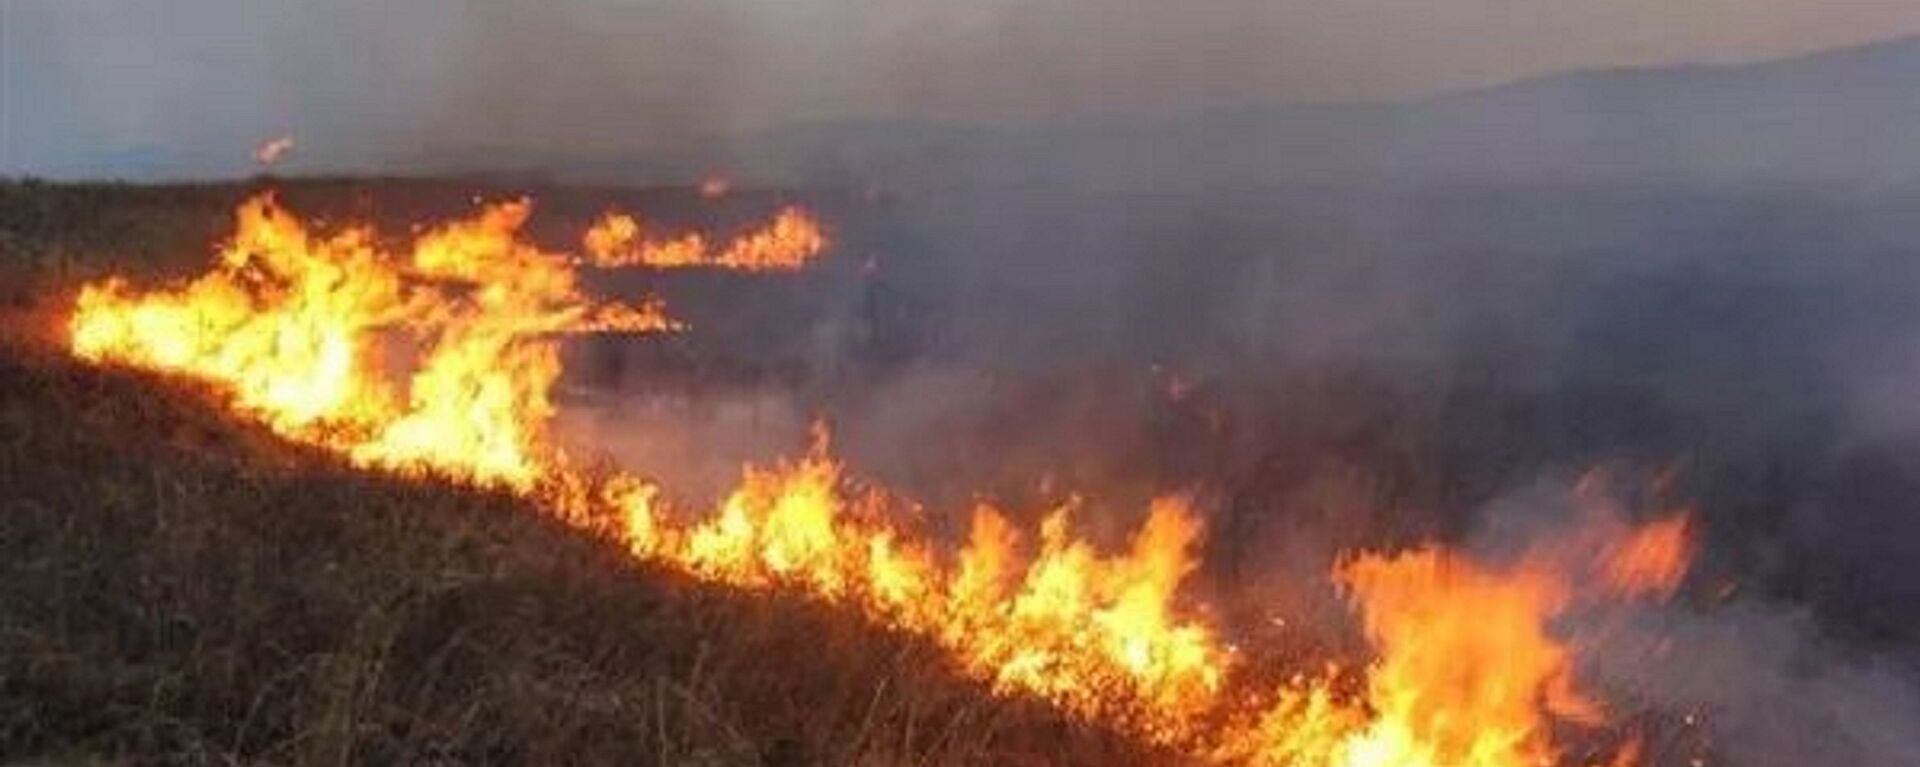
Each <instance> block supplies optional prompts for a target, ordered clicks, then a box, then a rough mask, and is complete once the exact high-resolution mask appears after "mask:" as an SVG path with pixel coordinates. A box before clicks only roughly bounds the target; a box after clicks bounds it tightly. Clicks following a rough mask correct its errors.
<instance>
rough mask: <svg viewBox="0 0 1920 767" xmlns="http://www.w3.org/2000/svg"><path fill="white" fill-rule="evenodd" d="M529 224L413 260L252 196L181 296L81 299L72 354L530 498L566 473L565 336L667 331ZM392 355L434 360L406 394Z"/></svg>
mask: <svg viewBox="0 0 1920 767" xmlns="http://www.w3.org/2000/svg"><path fill="white" fill-rule="evenodd" d="M530 211H531V204H530V203H528V202H527V201H525V200H520V201H514V202H506V203H500V204H496V205H491V206H488V207H486V208H484V209H482V210H481V211H480V212H478V213H477V214H476V215H475V216H474V217H472V218H470V219H468V220H465V221H458V222H454V223H452V224H448V225H446V226H443V227H440V228H437V229H433V230H430V231H428V232H426V233H425V234H423V235H422V236H420V237H419V238H418V239H417V240H416V241H415V242H414V243H413V247H412V248H411V250H410V251H409V252H408V253H407V254H405V255H404V256H402V255H398V254H393V253H388V252H385V251H382V250H381V249H379V248H378V247H377V246H376V244H375V241H374V237H373V234H372V232H371V230H369V229H367V228H365V227H349V228H347V229H345V230H343V231H341V232H339V233H337V234H335V235H333V236H331V237H324V238H322V237H316V236H314V235H312V234H311V233H309V232H308V231H307V229H306V228H305V227H304V226H303V225H302V224H301V223H300V222H299V221H298V220H297V219H295V218H294V217H293V216H292V215H291V214H289V213H288V212H287V211H286V210H284V209H283V208H281V207H280V206H279V205H278V203H277V202H276V201H275V200H274V198H273V197H271V196H266V195H263V196H260V197H256V198H253V199H251V200H248V201H247V202H245V203H243V204H242V205H241V206H240V211H239V215H238V231H237V233H236V234H235V235H234V238H233V240H232V241H231V242H229V243H228V244H227V245H226V246H225V247H224V248H223V249H222V250H221V252H220V254H219V258H218V260H217V261H216V262H215V264H214V267H213V269H212V270H211V271H210V272H208V273H207V274H205V275H203V276H201V277H199V278H198V279H195V280H193V281H192V282H190V283H188V284H186V285H185V286H182V287H180V288H178V289H175V290H162V291H156V292H153V293H147V294H140V293H136V292H134V291H132V290H131V289H130V288H129V287H128V286H127V285H126V283H125V282H123V281H120V280H117V279H109V280H107V281H105V282H103V283H99V284H94V285H88V286H86V287H84V288H83V289H82V290H81V292H80V295H79V298H78V301H77V305H76V309H75V312H74V315H73V318H72V321H71V323H70V330H71V333H72V349H73V351H74V353H75V354H76V355H77V356H79V357H80V358H82V359H86V360H94V361H113V362H119V363H123V364H130V365H137V366H141V367H147V368H153V369H157V370H165V371H170V372H177V373H186V374H191V375H196V376H199V377H202V378H208V379H211V380H215V381H219V382H221V383H223V384H225V385H227V386H228V387H230V388H231V390H232V391H233V393H234V398H235V404H236V405H237V406H238V407H239V408H240V409H242V410H243V411H246V412H248V413H250V414H252V415H255V416H257V417H259V418H260V419H261V420H263V421H265V422H266V423H267V424H268V425H269V426H271V427H273V429H274V430H275V431H277V432H279V433H281V434H282V435H285V436H287V437H291V438H294V439H297V440H301V441H305V442H311V443H314V444H318V445H322V446H325V447H328V448H332V449H335V450H338V451H340V452H342V453H344V454H346V455H348V456H349V457H351V458H352V460H353V461H354V462H356V463H358V464H361V465H364V466H377V467H387V468H403V469H419V468H431V469H435V470H439V471H443V472H447V473H450V474H453V475H456V476H461V477H465V478H469V479H473V480H477V481H483V482H496V481H497V482H502V483H505V484H507V485H511V486H514V487H519V488H526V487H530V486H531V485H532V484H533V482H534V481H535V480H536V479H538V478H539V477H540V475H541V474H542V472H543V471H545V470H546V464H549V463H551V462H552V461H553V459H554V455H553V453H554V451H553V449H552V448H551V447H550V441H549V440H548V439H547V437H546V434H545V427H546V421H547V419H548V418H550V417H551V415H552V412H553V405H552V403H551V402H550V400H549V399H548V392H549V390H550V389H551V388H552V385H553V383H554V381H555V380H557V379H558V377H559V375H560V360H559V350H558V342H557V341H556V340H555V336H556V335H559V334H566V333H580V332H601V331H625V332H654V331H661V330H666V329H668V328H670V327H671V324H672V323H671V321H670V320H668V319H667V317H666V315H665V314H664V312H663V311H662V309H661V307H660V306H659V304H658V302H655V301H648V302H646V303H642V304H640V305H638V306H628V305H621V304H608V303H600V302H595V301H593V300H591V299H589V298H587V297H586V296H585V295H583V294H582V293H581V292H580V290H579V286H578V281H577V275H576V274H575V272H574V270H573V267H572V266H571V265H570V263H569V261H568V259H567V258H566V257H565V256H560V255H555V254H550V253H544V252H541V251H540V250H538V249H537V248H534V247H533V246H532V245H529V244H527V243H526V242H525V241H523V240H521V239H520V238H519V235H518V232H519V229H520V227H521V225H522V224H523V223H524V222H525V221H526V218H527V216H528V214H529V213H530ZM382 341H386V342H401V343H406V344H411V345H417V346H418V347H419V348H420V349H421V354H420V357H421V362H420V364H419V366H418V369H417V370H416V371H415V372H414V373H413V374H412V376H411V378H410V380H408V381H407V382H406V383H405V384H404V386H402V385H397V384H396V383H395V382H394V381H391V380H389V379H388V377H387V376H386V375H385V374H384V372H383V371H380V370H377V369H376V366H375V364H374V359H375V356H376V352H377V351H378V346H379V344H380V343H381V342H382Z"/></svg>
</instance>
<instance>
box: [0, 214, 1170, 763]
mask: <svg viewBox="0 0 1920 767" xmlns="http://www.w3.org/2000/svg"><path fill="white" fill-rule="evenodd" d="M239 194H241V191H240V190H238V189H233V188H219V187H210V188H206V189H188V190H141V189H137V188H128V189H113V188H105V189H88V188H71V187H66V188H63V187H41V188H31V187H23V186H20V185H0V214H3V217H0V284H4V285H5V289H4V290H0V305H4V306H9V307H11V308H6V309H3V310H0V328H4V329H5V331H6V332H4V333H0V759H13V758H23V757H24V758H31V759H41V760H51V761H54V762H59V763H141V764H146V763H186V764H202V763H236V762H238V763H287V764H341V763H399V764H405V763H422V762H428V763H431V762H436V761H437V762H452V763H526V764H562V763H621V764H726V765H733V764H835V765H838V764H902V763H915V764H1009V765H1021V764H1036V763H1055V764H1059V763H1067V764H1071V763H1082V764H1102V765H1104V764H1125V763H1133V762H1140V761H1145V760H1147V759H1148V758H1149V756H1150V755H1148V754H1144V753H1141V752H1140V751H1138V750H1136V749H1135V748H1134V747H1132V746H1129V745H1128V744H1126V743H1124V742H1123V741H1121V740H1120V739H1118V738H1116V737H1114V736H1112V735H1110V734H1107V733H1103V732H1100V731H1097V730H1092V729H1089V728H1086V727H1083V726H1079V725H1074V724H1071V723H1067V722H1063V721H1061V720H1060V719H1059V718H1057V717H1055V716H1054V715H1053V714H1051V713H1050V712H1049V711H1047V710H1046V709H1045V708H1044V707H1042V706H1039V705H1037V704H1035V703H1032V702H1030V701H1004V700H1000V699H997V698H995V697H993V696H991V695H989V694H987V693H986V691H984V690H983V689H981V688H980V687H979V686H977V685H974V684H971V683H968V682H966V681H964V680H961V679H958V678H956V677H955V676H954V675H953V674H951V673H950V671H949V670H948V668H947V667H946V666H945V665H944V664H943V662H942V661H941V658H940V656H939V654H938V652H937V651H935V650H934V649H933V648H931V647H929V646H927V645H925V644H922V643H918V642H914V641H910V640H907V639H903V638H900V637H895V636H890V635H887V634H886V633H884V632H880V631H876V630H874V629H872V628H870V627H868V626H866V625H864V624H863V623H862V622H861V621H859V620H857V619H853V618H852V617H851V616H848V615H846V614H843V613H838V612H835V611H834V610H832V609H829V608H825V607H821V606H818V605H810V604H807V603H805V602H803V601H798V600H781V599H767V598H764V597H754V596H750V595H743V594H739V593H733V592H728V591H725V590H720V589H715V588H711V587H706V586H702V585H700V584H696V583H689V582H685V581H684V580H681V579H679V578H676V577H674V576H672V575H671V574H667V573H661V572H656V571H652V570H649V569H647V568H645V567H642V566H640V565H638V564H636V563H634V562H633V561H631V560H629V559H628V558H627V557H625V556H624V555H623V554H621V553H620V552H618V551H616V550H613V549H612V548H610V547H608V546H606V545H604V544H602V543H600V542H597V541H594V540H590V539H588V538H586V537H584V536H582V535H580V534H578V533H575V532H573V531H570V530H567V529H564V528H563V527H561V526H558V525H556V524H553V523H550V522H548V521H546V520H543V519H542V518H540V517H539V516H538V515H537V514H536V513H534V512H533V510H531V509H528V508H525V507H523V506H522V505H521V504H519V503H518V502H516V501H515V500H513V499H511V498H505V497H500V496H498V495H491V494H487V493H481V492H476V491H472V490H466V489H462V488H457V487H452V486H447V485H443V484H436V483H431V482H416V481H402V480H398V479H394V478H389V477H380V476H372V475H368V474H365V473H362V472H357V471H353V470H350V469H348V468H346V467H344V466H342V465H340V464H339V463H338V462H337V461H335V460H333V459H330V458H328V457H326V456H321V455H316V454H313V453H311V452H309V451H304V450H301V449H298V448H296V447H293V446H290V445H286V444H283V443H281V442H278V441H276V440H275V439H273V438H272V437H271V436H270V435H268V434H265V433H264V432H261V431H260V430H257V429H253V428H249V427H246V426H244V425H241V424H236V423H234V422H232V421H231V420H230V419H227V418H225V417H223V416H222V415H221V413H220V411H219V410H218V405H217V402H216V401H215V397H214V395H212V394H210V393H209V392H206V391H204V390H201V389H199V388H196V387H194V386H192V385H189V384H186V383H184V382H179V381H166V380H160V379H157V378H154V377H151V376H144V375H139V374H135V373H130V372H124V371H101V370H95V369H91V368H86V367H83V366H79V365H76V364H74V363H72V362H70V361H68V360H67V359H65V358H64V357H63V356H62V355H61V354H60V353H59V352H58V351H57V350H56V349H55V348H53V346H52V345H50V344H48V343H47V342H46V341H45V340H44V339H43V338H37V337H36V336H42V335H44V334H42V333H38V332H36V330H37V329H38V328H43V327H44V326H45V325H46V324H47V322H46V320H47V319H48V317H49V316H50V315H49V313H47V312H46V311H44V306H43V305H44V304H45V303H47V302H48V300H49V297H50V296H58V295H59V292H60V291H61V289H62V288H64V287H67V286H70V285H72V284H73V281H74V280H75V279H77V278H79V277H84V276H88V275H93V274H97V273H99V272H100V271H101V270H103V269H106V268H112V269H116V270H117V269H126V268H132V269H135V270H136V271H142V272H147V271H161V272H165V271H175V270H177V268H178V267H182V266H191V265H192V264H193V263H197V262H198V261H199V260H200V259H202V258H204V257H205V256H204V253H205V245H206V242H207V239H208V238H209V237H211V236H215V235H217V233H218V230H219V227H220V226H222V225H224V222H225V216H226V215H227V214H226V212H225V209H226V206H227V205H228V204H229V203H230V202H231V200H232V199H234V198H236V197H237V196H238V195H239ZM181 254H187V255H185V256H182V255H181ZM168 259H172V260H173V261H171V262H170V261H168ZM182 259H190V260H189V261H183V260H182ZM176 262H177V263H176ZM53 300H55V301H57V300H58V299H57V298H56V299H53ZM22 307H38V308H33V309H26V310H23V309H22Z"/></svg>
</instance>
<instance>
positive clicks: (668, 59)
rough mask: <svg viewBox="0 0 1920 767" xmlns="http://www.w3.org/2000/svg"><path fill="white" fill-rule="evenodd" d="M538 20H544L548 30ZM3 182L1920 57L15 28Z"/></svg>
mask: <svg viewBox="0 0 1920 767" xmlns="http://www.w3.org/2000/svg"><path fill="white" fill-rule="evenodd" d="M536 5H537V7H536ZM0 8H3V9H4V11H3V12H0V25H4V28H5V29H4V35H0V40H3V42H0V46H3V47H4V50H0V65H3V67H4V71H3V72H0V74H3V75H4V76H3V77H0V81H4V90H5V95H4V98H3V99H0V102H4V103H3V104H0V112H4V114H0V124H3V126H0V127H4V136H0V148H3V149H4V153H3V155H0V161H3V163H0V172H6V173H12V174H45V175H55V176H74V175H94V176H98V175H107V176H131V177H143V176H155V175H159V176H167V175H188V176H200V175H221V174H234V173H245V172H248V171H250V170H251V168H250V167H249V165H248V158H247V155H248V151H249V150H250V148H251V147H252V145H253V144H254V143H255V142H257V141H259V140H261V139H262V138H265V137H267V136H271V135H277V134H279V133H283V132H292V133H294V134H296V135H297V136H299V137H300V139H301V143H302V148H301V150H300V154H299V158H300V162H301V165H300V166H299V167H300V168H301V169H302V170H306V171H327V170H352V169H364V168H367V167H374V166H387V165H392V164H394V163H396V162H400V161H403V160H404V159H405V158H409V157H414V156H417V155H419V154H420V153H422V152H427V151H434V150H445V149H447V148H449V147H456V148H468V149H471V148H503V149H514V150H536V149H537V150H542V151H566V152H608V151H631V150H637V149H644V148H647V147H655V146H664V145H673V144H676V143H679V142H684V141H687V140H690V139H694V138H697V137H703V136H710V135H715V134H733V133H740V132H750V131H758V130H764V129H769V128H777V127H780V126H787V125H792V124H796V123H810V122H821V121H832V120H843V119H852V118H904V119H916V120H929V121H940V122H964V123H973V124H982V123H984V124H990V125H992V124H999V125H1016V124H1030V123H1036V122H1041V123H1044V122H1062V121H1086V120H1111V119H1116V118H1120V119H1124V118H1143V117H1154V116H1163V115H1169V114H1177V113H1183V112H1190V111H1194V110H1199V109H1205V108H1211V107H1222V106H1244V105H1255V104H1282V103H1290V102H1301V101H1351V100H1381V99H1403V98H1408V97H1412V96H1418V95H1421V94H1429V93H1435V92H1442V91H1449V90H1456V89H1463V88H1473V87H1477V86H1484V85H1490V84H1496V83H1500V82H1505V81H1511V80H1514V79H1520V78H1527V77H1532V76H1538V75H1544V74H1549V73H1555V72H1562V71H1569V70H1580V69H1591V68H1612V67H1638V66H1652V65H1662V64H1671V63H1678V62H1703V61H1711V62H1729V61H1743V60H1754V59H1766V58H1775V57H1782V56H1790V55H1795V54H1800V53H1805V52H1810V51H1817V50H1823V49H1829V48H1834V47H1841V46H1848V45H1856V44H1861V43H1865V42H1870V41H1873V40H1878V39H1884V38H1890V37H1898V36H1901V35H1910V34H1914V33H1920V5H1915V4H1913V3H1909V2H1897V1H1896V0H1874V1H1872V2H1855V3H1842V4H1833V3H1814V2H1806V1H1805V0H1685V1H1684V2H1673V1H1672V0H1630V1H1612V0H1607V1H1602V0H1551V1H1547V0H1536V1H1534V2H1510V1H1504V0H1445V1H1442V2H1404V1H1403V0H1345V1H1343V2H1315V3H1308V2H1252V1H1248V0H1208V1H1207V2H1199V3H1180V4H1168V5H1155V6H1146V7H1127V8H1125V9H1124V10H1122V9H1120V8H1118V7H1117V6H1114V5H1113V4H1108V3H1095V2H1087V1H1085V0H1073V1H1067V2H1009V1H1008V0H989V1H988V2H974V3H948V2H929V1H927V0H912V1H910V2H892V3H885V4H874V3H861V2H852V1H851V0H827V1H826V2H814V3H760V2H736V1H715V0H699V1H698V2H694V1H682V0H674V1H670V2H648V3H611V2H603V3H596V2H583V1H578V0H574V1H569V2H554V3H540V4H510V3H487V2H432V3H408V4H404V5H402V4H393V3H385V2H372V1H368V0H354V1H352V2H332V3H324V4H296V3H292V2H251V1H249V0H197V1H196V2H184V3H174V2H169V3H154V2H125V1H123V0H61V1H59V2H54V1H52V0H4V3H0Z"/></svg>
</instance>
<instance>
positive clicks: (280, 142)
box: [253, 135, 293, 167]
mask: <svg viewBox="0 0 1920 767" xmlns="http://www.w3.org/2000/svg"><path fill="white" fill-rule="evenodd" d="M292 151H293V136H290V135H280V136H275V137H273V138H270V139H267V140H266V141H262V142H260V145H259V146H257V147H254V148H253V161H254V162H257V163H260V164H261V165H262V166H264V167H273V166H274V165H277V164H279V163H280V161H281V160H282V159H284V158H285V157H286V156H287V154H288V153H290V152H292Z"/></svg>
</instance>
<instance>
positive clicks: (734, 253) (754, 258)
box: [581, 207, 827, 272]
mask: <svg viewBox="0 0 1920 767" xmlns="http://www.w3.org/2000/svg"><path fill="white" fill-rule="evenodd" d="M581 246H582V248H583V249H585V250H586V252H587V255H588V256H589V257H590V260H591V262H592V264H593V265H594V266H597V267H600V268H603V269H615V268H622V267H632V266H642V267H648V268H653V269H679V268H695V267H698V268H709V269H728V270H734V271H742V272H791V271H798V270H800V269H804V268H806V267H807V265H809V264H811V263H812V262H813V261H814V259H816V258H818V257H819V255H820V254H821V253H822V252H823V251H825V250H826V247H827V238H826V235H825V233H824V232H822V230H821V228H820V222H818V221H816V220H814V218H813V216H811V215H808V214H807V212H806V211H804V210H801V209H799V208H795V207H787V208H782V209H781V210H780V211H779V212H778V213H775V214H774V216H773V219H772V220H770V221H768V222H767V223H766V224H765V225H763V226H761V227H760V228H758V229H755V230H753V231H750V232H746V233H744V234H741V235H740V236H738V237H736V238H734V239H733V240H731V241H729V242H727V243H726V245H725V246H723V247H720V248H719V249H717V250H716V249H714V248H712V247H711V246H710V245H709V244H708V242H707V238H706V237H704V236H702V235H701V234H699V233H692V234H684V235H681V236H679V237H673V238H668V239H649V238H647V237H646V236H645V232H644V230H643V227H642V225H641V223H640V221H639V219H636V218H634V217H633V216H631V215H628V214H626V213H620V212H610V213H607V214H606V215H604V216H602V217H601V218H600V220H599V221H597V222H595V223H594V225H593V227H592V228H591V229H588V230H587V233H586V234H585V235H584V236H583V237H582V238H581Z"/></svg>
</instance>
